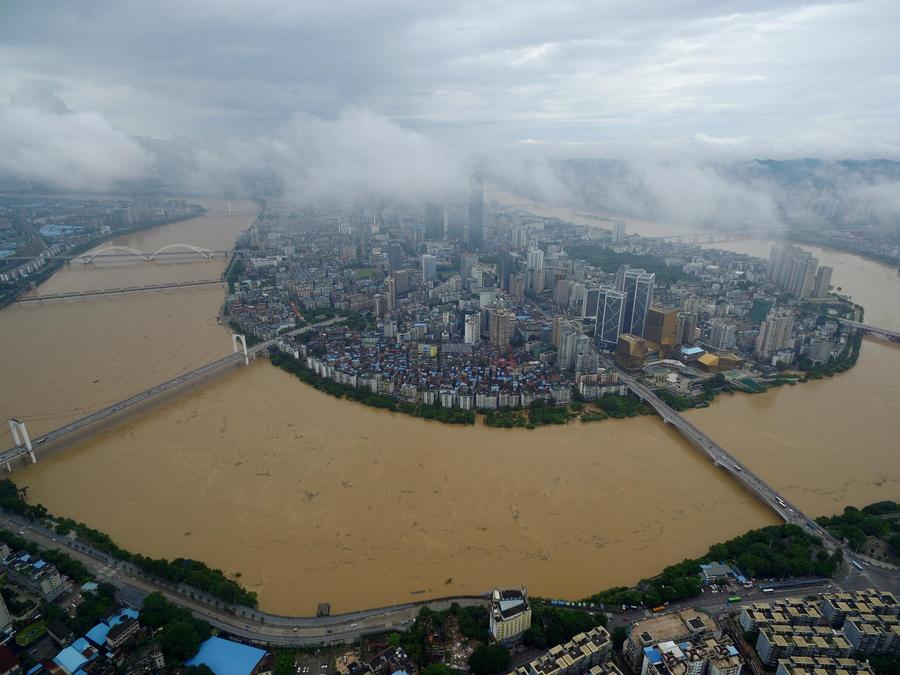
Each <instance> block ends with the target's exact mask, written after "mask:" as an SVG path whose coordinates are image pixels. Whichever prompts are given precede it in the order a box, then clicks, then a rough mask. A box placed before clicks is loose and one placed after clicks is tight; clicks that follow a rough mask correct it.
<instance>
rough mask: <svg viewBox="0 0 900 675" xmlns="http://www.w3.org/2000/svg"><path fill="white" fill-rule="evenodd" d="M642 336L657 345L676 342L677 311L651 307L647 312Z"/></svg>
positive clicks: (667, 344) (670, 344) (668, 344)
mask: <svg viewBox="0 0 900 675" xmlns="http://www.w3.org/2000/svg"><path fill="white" fill-rule="evenodd" d="M644 337H645V338H647V339H648V340H650V341H651V342H655V343H656V344H658V345H665V346H672V345H674V344H676V343H677V342H678V311H677V310H675V309H662V308H660V307H651V308H650V309H649V311H648V312H647V323H646V325H645V326H644Z"/></svg>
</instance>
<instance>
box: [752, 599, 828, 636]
mask: <svg viewBox="0 0 900 675" xmlns="http://www.w3.org/2000/svg"><path fill="white" fill-rule="evenodd" d="M738 623H740V625H741V629H742V630H744V631H745V632H747V633H754V632H756V631H758V630H759V629H760V628H763V627H765V626H772V625H775V624H782V625H791V626H824V625H828V621H827V620H826V619H825V617H824V616H822V613H821V612H820V611H819V606H818V603H817V602H815V601H809V600H806V599H804V598H782V599H779V600H775V601H773V602H755V603H753V604H752V605H744V606H743V607H741V611H740V613H739V614H738Z"/></svg>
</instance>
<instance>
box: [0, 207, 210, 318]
mask: <svg viewBox="0 0 900 675" xmlns="http://www.w3.org/2000/svg"><path fill="white" fill-rule="evenodd" d="M193 206H198V205H196V204H194V205H193ZM198 208H200V209H202V211H201V212H199V213H196V214H195V215H193V216H188V217H186V218H175V219H174V220H164V221H157V222H152V223H146V224H143V225H140V226H137V227H132V228H129V229H127V230H117V231H116V232H115V233H112V232H111V233H110V234H109V235H108V236H105V237H100V238H97V239H94V240H92V241H90V242H87V243H85V244H81V245H79V246H75V247H73V248H71V249H67V250H66V251H63V252H61V253H60V255H64V256H73V257H75V256H78V255H81V254H82V253H85V252H87V251H90V250H91V249H93V248H96V247H97V246H100V245H101V244H105V243H106V242H108V241H112V240H113V239H118V238H119V237H126V236H128V235H130V234H135V233H138V232H143V231H145V230H150V229H152V228H154V227H162V226H163V225H175V224H177V223H183V222H185V221H188V220H193V219H195V218H199V217H201V216H203V215H204V214H205V213H206V211H207V209H205V208H203V207H202V206H198ZM69 262H70V261H66V260H51V261H50V262H48V263H47V264H46V265H44V267H42V268H41V269H40V271H39V272H37V273H35V274H33V275H29V276H28V277H27V279H25V280H23V281H24V283H22V284H20V286H21V287H20V288H18V289H16V290H14V291H12V293H11V294H4V295H3V297H2V298H0V309H3V308H4V307H8V306H9V305H11V304H13V303H14V302H16V300H18V298H19V296H21V295H23V294H24V293H27V292H28V291H32V290H35V289H37V288H38V287H40V286H41V284H43V283H44V282H45V281H47V280H49V279H50V277H52V276H53V275H54V274H56V273H57V272H58V271H59V270H60V269H62V268H63V267H65V266H66V265H68V264H69Z"/></svg>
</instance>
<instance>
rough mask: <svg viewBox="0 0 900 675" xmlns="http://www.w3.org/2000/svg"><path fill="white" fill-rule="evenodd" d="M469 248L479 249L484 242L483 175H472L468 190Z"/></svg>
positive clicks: (471, 249)
mask: <svg viewBox="0 0 900 675" xmlns="http://www.w3.org/2000/svg"><path fill="white" fill-rule="evenodd" d="M468 239H469V250H470V251H480V250H481V247H482V245H483V244H484V176H482V175H481V174H480V173H476V174H475V175H474V176H473V177H472V185H471V188H470V191H469V237H468Z"/></svg>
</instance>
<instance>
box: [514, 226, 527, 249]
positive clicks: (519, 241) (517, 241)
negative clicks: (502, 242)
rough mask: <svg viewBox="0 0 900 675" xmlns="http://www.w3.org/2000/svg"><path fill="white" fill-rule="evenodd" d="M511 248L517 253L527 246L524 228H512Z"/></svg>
mask: <svg viewBox="0 0 900 675" xmlns="http://www.w3.org/2000/svg"><path fill="white" fill-rule="evenodd" d="M512 245H513V248H515V249H518V250H519V251H521V250H523V249H524V248H525V247H526V246H528V230H527V229H526V228H524V227H514V228H513V231H512Z"/></svg>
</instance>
